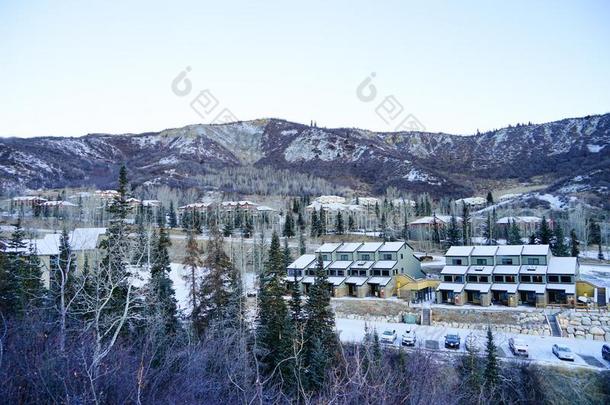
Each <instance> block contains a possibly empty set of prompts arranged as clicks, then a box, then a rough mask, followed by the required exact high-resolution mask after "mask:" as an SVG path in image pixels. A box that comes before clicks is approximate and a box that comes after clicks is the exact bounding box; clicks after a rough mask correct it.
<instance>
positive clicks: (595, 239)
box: [589, 219, 604, 260]
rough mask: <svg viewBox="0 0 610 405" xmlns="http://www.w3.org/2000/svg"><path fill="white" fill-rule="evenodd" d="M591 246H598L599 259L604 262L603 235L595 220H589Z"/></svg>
mask: <svg viewBox="0 0 610 405" xmlns="http://www.w3.org/2000/svg"><path fill="white" fill-rule="evenodd" d="M589 244H590V245H597V247H598V253H597V258H598V259H599V260H604V254H603V252H602V233H601V227H600V226H599V224H598V223H597V222H595V220H593V219H590V220H589Z"/></svg>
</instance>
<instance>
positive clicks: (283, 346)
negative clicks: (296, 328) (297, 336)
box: [256, 232, 293, 381]
mask: <svg viewBox="0 0 610 405" xmlns="http://www.w3.org/2000/svg"><path fill="white" fill-rule="evenodd" d="M284 270H285V268H284V255H283V253H282V249H281V247H280V239H279V237H278V235H277V233H275V232H274V233H273V236H272V237H271V245H270V248H269V255H268V260H267V262H266V264H265V270H264V272H263V273H262V274H261V277H260V283H259V293H258V300H259V305H258V314H257V317H258V324H257V329H256V334H257V342H258V344H259V348H260V359H261V361H262V362H263V363H264V364H265V366H266V370H267V372H271V371H273V370H275V368H276V367H278V371H279V374H280V376H279V377H280V378H281V379H284V380H285V381H291V380H292V379H291V378H290V377H291V375H292V369H291V367H292V363H291V362H289V361H287V359H290V358H291V357H292V356H293V354H292V337H293V329H292V322H291V319H290V316H289V314H288V307H287V305H286V301H285V300H284V297H283V295H284V291H285V289H284V283H283V276H284Z"/></svg>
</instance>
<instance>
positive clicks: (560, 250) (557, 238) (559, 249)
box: [551, 224, 570, 257]
mask: <svg viewBox="0 0 610 405" xmlns="http://www.w3.org/2000/svg"><path fill="white" fill-rule="evenodd" d="M551 251H552V252H553V254H554V255H555V256H559V257H561V256H569V255H570V254H569V252H568V246H567V245H566V241H565V237H564V235H563V229H562V228H561V226H560V225H559V224H556V225H555V228H554V229H553V238H552V239H551Z"/></svg>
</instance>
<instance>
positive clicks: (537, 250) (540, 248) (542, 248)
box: [521, 245, 550, 256]
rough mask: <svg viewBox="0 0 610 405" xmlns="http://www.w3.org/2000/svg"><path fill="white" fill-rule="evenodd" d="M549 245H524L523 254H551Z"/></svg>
mask: <svg viewBox="0 0 610 405" xmlns="http://www.w3.org/2000/svg"><path fill="white" fill-rule="evenodd" d="M549 249H550V248H549V245H523V250H522V251H521V254H522V255H535V256H546V255H548V254H549Z"/></svg>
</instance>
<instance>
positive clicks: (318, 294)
mask: <svg viewBox="0 0 610 405" xmlns="http://www.w3.org/2000/svg"><path fill="white" fill-rule="evenodd" d="M304 309H305V328H304V339H305V341H304V348H303V351H304V365H305V367H306V369H307V370H308V373H307V375H308V376H309V379H308V381H307V384H306V385H307V386H308V388H309V389H312V390H315V389H317V388H319V387H320V386H321V384H322V382H323V381H324V371H325V370H326V368H327V367H328V366H329V365H330V363H331V361H332V358H333V356H334V354H335V353H336V350H337V348H338V340H337V336H336V334H335V332H334V328H335V318H334V314H333V312H332V309H331V308H330V285H329V283H328V278H327V277H326V271H325V270H324V262H323V261H322V256H318V262H317V266H316V272H315V279H314V283H313V284H312V286H311V288H310V290H309V294H308V296H307V302H306V303H305V308H304Z"/></svg>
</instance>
